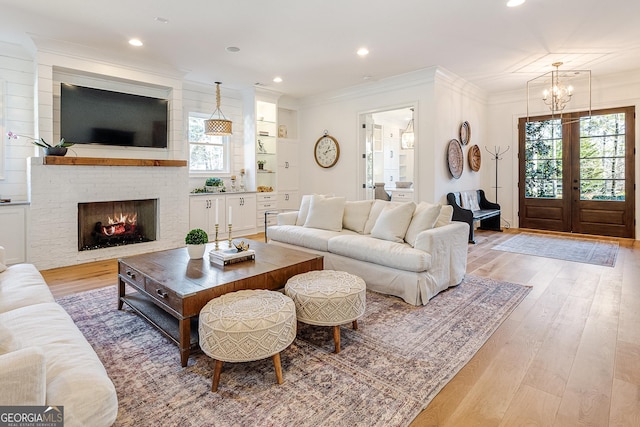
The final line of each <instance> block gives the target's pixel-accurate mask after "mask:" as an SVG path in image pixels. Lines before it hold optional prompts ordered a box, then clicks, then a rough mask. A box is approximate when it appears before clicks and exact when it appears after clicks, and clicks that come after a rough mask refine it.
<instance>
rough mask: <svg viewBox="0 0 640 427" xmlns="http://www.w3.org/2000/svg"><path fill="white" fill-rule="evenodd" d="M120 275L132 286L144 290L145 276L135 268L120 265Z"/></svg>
mask: <svg viewBox="0 0 640 427" xmlns="http://www.w3.org/2000/svg"><path fill="white" fill-rule="evenodd" d="M119 270H120V275H121V276H122V277H123V278H124V279H125V280H126V281H127V282H129V283H131V284H132V285H134V286H136V287H138V288H140V289H144V276H143V275H142V273H140V272H139V271H138V270H136V269H135V268H131V267H129V266H128V265H126V264H123V263H120V265H119Z"/></svg>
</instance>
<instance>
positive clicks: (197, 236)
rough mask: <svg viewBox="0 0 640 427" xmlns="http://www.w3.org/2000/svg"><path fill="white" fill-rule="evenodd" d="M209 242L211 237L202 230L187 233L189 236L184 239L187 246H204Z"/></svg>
mask: <svg viewBox="0 0 640 427" xmlns="http://www.w3.org/2000/svg"><path fill="white" fill-rule="evenodd" d="M208 241H209V236H208V235H207V232H206V231H204V230H203V229H201V228H194V229H193V230H191V231H189V232H188V233H187V236H186V237H185V238H184V242H185V243H186V244H187V245H204V244H205V243H207V242H208Z"/></svg>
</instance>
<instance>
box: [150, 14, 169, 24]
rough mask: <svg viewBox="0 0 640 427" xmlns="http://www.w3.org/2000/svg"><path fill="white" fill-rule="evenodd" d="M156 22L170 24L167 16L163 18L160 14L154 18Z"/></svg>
mask: <svg viewBox="0 0 640 427" xmlns="http://www.w3.org/2000/svg"><path fill="white" fill-rule="evenodd" d="M153 19H154V20H155V21H156V22H159V23H161V24H168V23H169V20H168V19H166V18H162V17H160V16H156V17H155V18H153Z"/></svg>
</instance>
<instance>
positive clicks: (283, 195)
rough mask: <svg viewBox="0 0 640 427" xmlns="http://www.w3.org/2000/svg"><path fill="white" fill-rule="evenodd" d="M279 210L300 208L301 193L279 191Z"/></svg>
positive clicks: (296, 191)
mask: <svg viewBox="0 0 640 427" xmlns="http://www.w3.org/2000/svg"><path fill="white" fill-rule="evenodd" d="M278 208H279V209H298V208H300V192H299V191H298V190H294V191H290V190H283V191H279V192H278Z"/></svg>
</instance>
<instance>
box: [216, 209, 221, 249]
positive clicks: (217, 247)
mask: <svg viewBox="0 0 640 427" xmlns="http://www.w3.org/2000/svg"><path fill="white" fill-rule="evenodd" d="M216 202H217V200H216ZM216 215H217V212H216ZM215 249H216V251H217V250H218V249H220V247H219V246H218V220H217V219H216V247H215Z"/></svg>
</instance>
